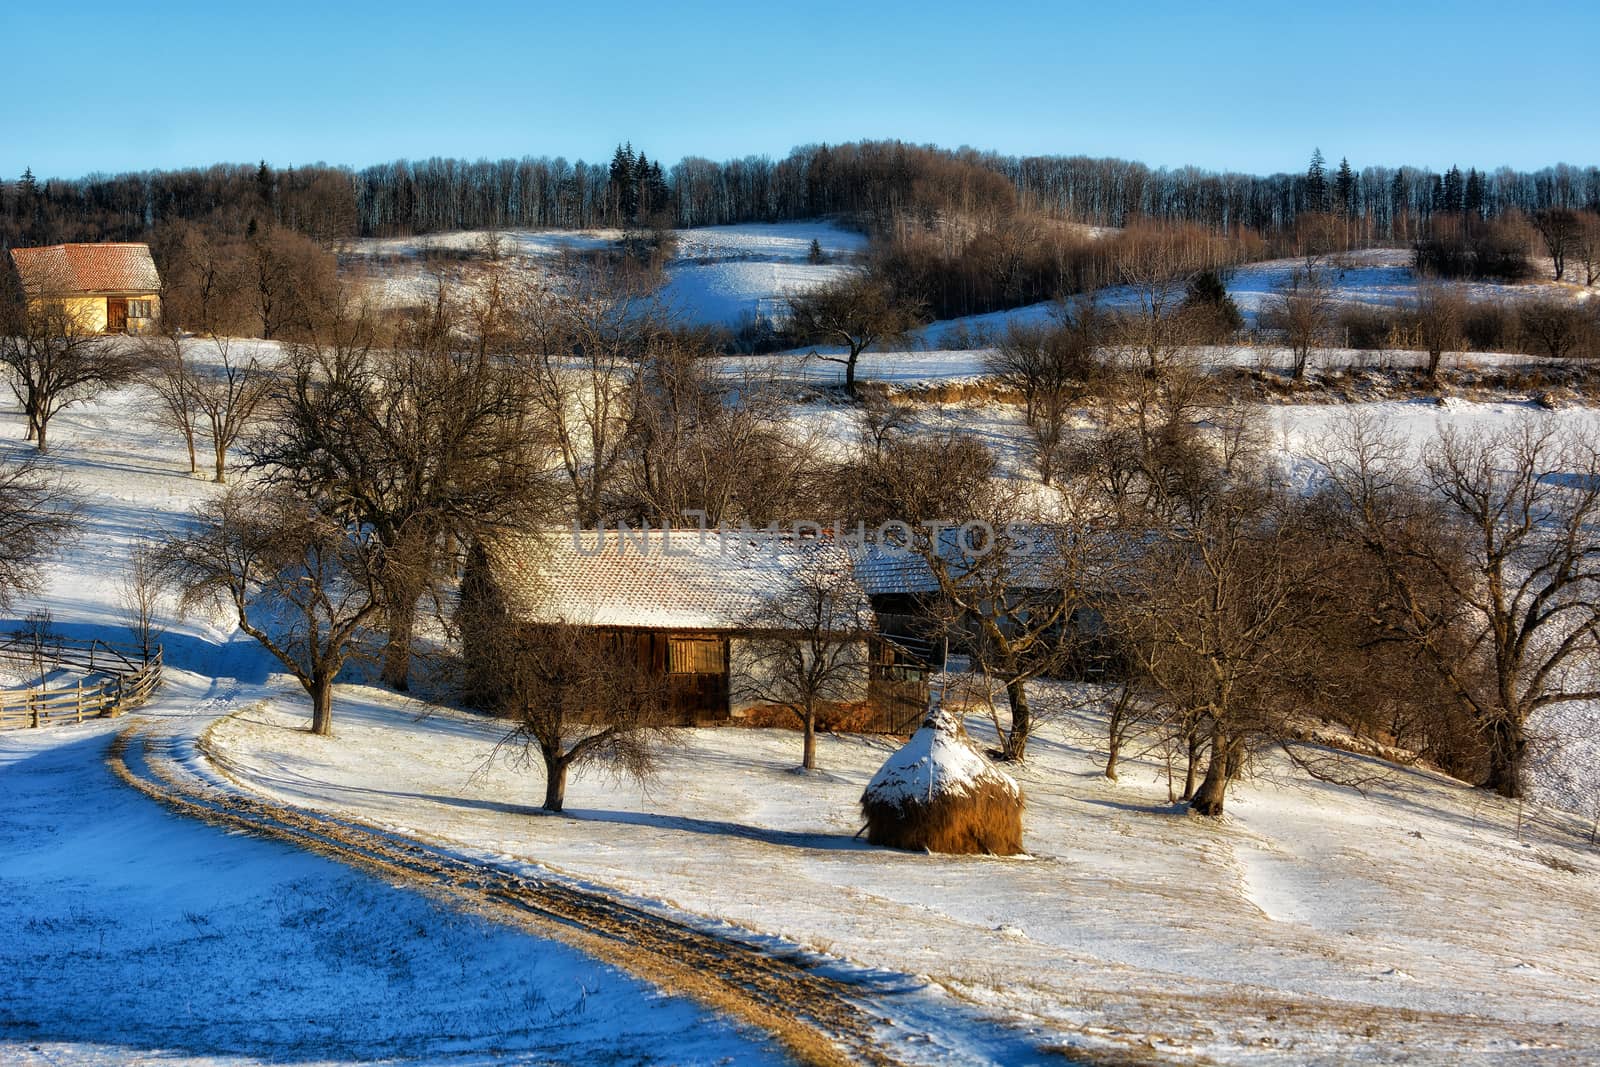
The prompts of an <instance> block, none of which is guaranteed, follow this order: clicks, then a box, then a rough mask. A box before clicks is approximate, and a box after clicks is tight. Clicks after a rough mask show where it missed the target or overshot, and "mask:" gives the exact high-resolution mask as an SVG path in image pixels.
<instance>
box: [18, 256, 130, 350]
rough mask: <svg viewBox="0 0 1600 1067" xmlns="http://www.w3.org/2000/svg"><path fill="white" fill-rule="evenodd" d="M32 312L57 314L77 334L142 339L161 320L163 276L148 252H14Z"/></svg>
mask: <svg viewBox="0 0 1600 1067" xmlns="http://www.w3.org/2000/svg"><path fill="white" fill-rule="evenodd" d="M11 261H12V262H13V263H15V264H16V265H17V275H18V277H20V278H21V279H22V288H23V290H24V291H25V292H26V293H27V295H28V306H29V308H30V309H35V310H37V309H40V308H50V309H57V308H59V309H60V310H61V311H62V312H64V316H63V317H64V318H65V320H66V323H65V325H66V327H67V328H68V329H70V330H71V331H72V332H75V333H143V332H145V331H146V330H148V329H150V328H151V327H152V326H154V325H155V323H156V321H157V320H158V319H160V317H161V276H160V275H159V274H157V273H156V264H155V260H153V259H151V258H150V246H149V245H142V244H126V243H107V244H92V245H91V244H72V245H49V246H47V247H44V248H13V249H12V250H11Z"/></svg>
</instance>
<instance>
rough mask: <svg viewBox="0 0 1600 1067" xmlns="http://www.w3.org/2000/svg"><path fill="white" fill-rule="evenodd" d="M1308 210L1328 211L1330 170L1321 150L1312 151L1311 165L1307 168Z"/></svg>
mask: <svg viewBox="0 0 1600 1067" xmlns="http://www.w3.org/2000/svg"><path fill="white" fill-rule="evenodd" d="M1306 208H1307V210H1310V211H1326V210H1328V168H1327V161H1326V160H1324V159H1323V158H1322V149H1320V148H1316V149H1313V150H1312V152H1311V165H1310V166H1309V167H1307V168H1306Z"/></svg>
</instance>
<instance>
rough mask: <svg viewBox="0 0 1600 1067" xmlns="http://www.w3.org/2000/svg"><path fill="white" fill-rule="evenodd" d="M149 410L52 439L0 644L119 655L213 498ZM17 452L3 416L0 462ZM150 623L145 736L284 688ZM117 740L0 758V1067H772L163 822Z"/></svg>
mask: <svg viewBox="0 0 1600 1067" xmlns="http://www.w3.org/2000/svg"><path fill="white" fill-rule="evenodd" d="M260 348H261V350H262V351H263V352H264V353H266V354H268V355H270V354H271V353H272V351H273V346H271V345H262V346H260ZM151 410H152V409H151V405H150V402H149V399H148V397H146V396H145V395H144V394H143V393H142V392H141V391H140V390H137V389H132V388H130V389H123V390H119V391H117V392H115V393H112V394H109V395H107V396H106V397H105V398H104V399H102V400H101V401H99V402H96V403H93V404H88V405H84V406H82V407H74V408H69V409H67V410H66V411H65V412H63V413H62V414H60V415H59V416H57V418H56V420H55V421H54V422H53V423H52V425H51V443H52V451H51V454H50V457H49V460H48V464H49V465H50V466H51V467H53V468H54V469H55V471H57V472H58V473H59V475H60V476H61V477H62V478H63V479H64V480H66V481H67V482H69V483H70V484H71V485H72V486H73V487H74V488H76V489H77V490H78V492H79V493H80V495H81V498H82V501H83V505H84V507H83V524H82V527H81V530H80V531H79V533H78V535H77V536H75V537H74V538H72V539H71V540H70V542H69V543H68V544H67V545H66V546H64V551H63V552H62V554H61V555H60V556H59V557H58V558H57V559H56V560H54V561H53V562H52V563H50V564H49V565H47V567H46V568H45V575H44V578H45V588H44V589H43V590H42V592H41V594H40V595H39V596H37V597H28V598H22V599H20V600H19V601H18V602H17V603H16V604H14V605H13V606H12V607H11V609H10V613H9V614H10V617H9V618H7V617H5V616H0V631H3V630H8V629H11V628H12V627H14V626H15V625H16V620H17V619H20V618H21V617H22V616H24V615H25V614H26V613H28V612H29V611H32V610H35V609H37V608H44V609H47V610H49V611H50V612H51V613H52V615H53V617H54V627H55V628H56V629H57V630H58V631H59V632H61V633H63V634H66V635H69V636H73V637H79V638H90V637H98V638H102V639H106V640H113V641H126V640H128V634H127V632H126V631H125V630H124V629H123V627H122V624H121V620H120V619H119V618H118V613H117V602H118V601H117V590H118V583H119V576H120V573H121V568H122V566H123V564H124V562H125V560H126V558H127V552H128V549H129V548H130V547H131V545H132V544H133V542H134V540H135V539H136V538H137V537H139V536H140V535H143V534H148V533H153V532H156V531H157V530H158V529H160V528H161V527H163V526H166V525H169V524H172V523H176V522H179V521H181V520H182V518H183V516H184V514H185V512H187V511H188V509H189V508H190V506H191V505H192V504H193V503H194V502H195V501H197V500H199V499H201V498H203V497H206V496H208V495H210V494H212V493H214V492H217V491H218V488H217V487H216V486H214V485H213V484H211V483H209V482H207V481H204V480H201V479H198V478H193V477H191V476H189V474H188V473H187V460H186V457H185V455H184V453H183V450H182V447H181V445H180V443H179V440H178V438H177V436H176V435H175V434H173V433H170V432H168V431H165V430H163V429H162V428H161V427H160V426H158V425H156V424H155V423H154V422H153V420H152V418H151V415H150V411H151ZM21 438H22V424H21V420H20V419H19V418H18V417H17V416H16V415H15V414H14V413H12V412H10V411H5V412H0V454H10V453H14V452H18V451H20V450H22V449H24V448H27V447H30V446H27V445H25V444H24V443H23V441H22V439H21ZM166 608H167V610H166V611H165V612H164V614H165V615H166V618H165V622H166V624H167V626H168V632H167V633H166V634H165V635H164V638H163V640H164V643H165V646H166V662H167V664H168V670H167V673H166V678H167V680H166V684H165V686H164V688H163V690H162V691H161V693H160V695H159V697H158V699H157V700H156V701H155V702H153V703H151V704H149V705H146V706H144V707H142V708H140V709H139V711H138V714H139V715H140V716H142V717H149V718H155V719H159V720H162V721H169V720H170V721H171V722H173V723H174V726H175V728H182V727H181V725H180V724H182V723H184V722H186V721H189V720H192V721H193V722H195V723H196V724H197V726H196V729H198V728H199V727H203V726H204V725H206V724H207V723H209V722H210V720H211V718H212V717H213V716H215V715H217V714H221V713H224V712H226V711H228V710H230V709H232V708H235V707H237V706H238V701H240V700H242V699H246V698H248V697H249V696H250V695H251V694H256V695H259V694H261V693H265V692H278V693H285V692H290V691H295V690H296V689H297V687H294V686H293V685H292V683H289V684H288V687H287V689H285V688H284V687H285V685H286V683H285V679H283V678H282V677H281V676H275V675H274V673H273V664H271V663H270V662H269V661H268V660H267V658H266V657H265V655H264V653H263V652H262V650H261V649H260V648H259V646H257V645H256V644H255V642H254V641H251V640H249V639H248V638H242V639H241V635H238V634H236V633H234V632H233V630H232V627H231V626H227V625H220V626H219V625H213V621H212V620H207V619H199V618H196V619H189V620H178V619H174V618H172V617H171V614H170V608H171V605H170V604H169V605H167V606H166ZM0 681H4V679H0ZM126 725H127V720H126V719H123V720H100V721H97V722H93V723H89V724H84V725H82V726H76V725H74V726H63V727H54V728H47V729H43V730H22V731H11V732H4V733H0V976H3V981H4V993H3V995H0V1063H7V1064H11V1063H17V1064H41V1065H43V1064H54V1065H70V1067H79V1065H82V1067H88V1065H96V1067H98V1065H110V1064H124V1063H156V1062H159V1063H162V1064H179V1063H195V1064H216V1063H224V1062H225V1063H228V1064H246V1063H255V1062H284V1061H290V1060H292V1061H293V1062H296V1063H302V1064H307V1065H310V1064H319V1063H348V1062H362V1061H372V1060H383V1061H385V1062H423V1063H430V1064H434V1063H453V1062H463V1063H483V1062H488V1061H495V1062H504V1061H505V1060H506V1058H510V1059H513V1060H516V1061H518V1062H530V1061H531V1062H608V1063H613V1062H614V1063H641V1062H652V1061H659V1060H662V1059H669V1060H681V1061H683V1062H693V1063H723V1062H729V1061H737V1062H744V1061H745V1060H746V1059H747V1058H748V1059H750V1060H751V1061H752V1062H773V1063H777V1062H784V1057H783V1056H782V1055H781V1054H780V1053H779V1052H778V1051H776V1049H774V1048H773V1047H772V1046H771V1044H770V1042H769V1041H768V1040H767V1039H766V1038H765V1037H764V1036H763V1035H759V1034H751V1033H750V1032H748V1031H747V1030H746V1029H743V1028H741V1027H738V1026H735V1025H732V1024H730V1023H728V1022H727V1021H725V1020H722V1019H719V1018H717V1017H715V1016H713V1015H712V1014H711V1013H710V1012H708V1011H707V1010H705V1009H703V1008H701V1007H700V1006H698V1005H697V1004H695V1003H693V1002H691V1001H689V1000H687V999H685V998H681V997H670V996H664V995H662V994H661V993H660V992H659V991H658V990H656V989H654V988H653V987H651V986H649V985H647V984H645V983H644V982H641V981H640V980H638V979H636V978H633V977H631V976H629V975H627V974H624V973H622V972H620V971H618V970H616V969H615V968H613V967H610V966H607V965H604V964H600V963H597V962H595V961H593V960H590V959H588V958H586V957H584V956H583V955H582V954H581V953H579V952H577V951H575V950H573V949H571V948H569V947H567V946H565V945H563V944H560V943H557V942H554V941H549V940H545V939H541V938H538V937H534V936H530V935H528V934H526V933H523V932H521V931H518V930H513V929H510V928H507V927H501V926H497V925H494V924H492V923H489V922H487V921H485V920H482V919H480V918H476V917H473V916H469V915H466V914H461V913H457V912H454V911H452V910H451V909H449V908H447V907H444V906H443V905H441V904H439V903H437V902H434V901H431V900H429V899H426V898H424V897H422V896H419V895H418V894H416V893H415V892H412V891H407V890H401V889H397V888H394V887H391V886H389V885H387V884H385V883H384V882H382V881H380V880H377V879H375V878H373V877H370V876H368V875H365V874H360V873H357V872H354V871H352V870H350V869H349V868H345V867H342V866H340V865H338V864H336V863H334V862H332V861H330V860H326V859H322V858H319V857H315V856H312V855H309V854H306V853H302V852H299V851H297V850H295V849H292V848H289V847H287V846H284V845H280V844H275V843H268V842H264V841H260V840H256V839H253V838H249V837H244V836H241V835H238V834H233V833H229V832H227V831H224V830H221V829H218V828H215V827H211V826H207V825H204V824H201V823H198V822H194V821H191V820H187V819H183V818H180V817H178V816H176V815H173V814H171V813H169V812H167V811H165V810H164V809H162V808H160V807H159V806H157V805H156V804H155V803H154V802H153V801H150V800H147V799H145V798H144V797H142V796H140V795H138V794H136V793H134V792H133V791H132V790H131V789H129V788H127V787H126V786H124V785H122V784H121V783H120V782H119V781H118V780H117V779H116V778H115V777H114V776H113V775H112V772H111V770H110V769H109V768H108V767H107V766H106V764H105V758H106V754H107V751H108V748H109V745H110V742H111V739H112V735H113V733H114V732H115V731H116V730H118V729H120V728H122V727H124V726H126Z"/></svg>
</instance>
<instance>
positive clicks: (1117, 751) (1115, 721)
mask: <svg viewBox="0 0 1600 1067" xmlns="http://www.w3.org/2000/svg"><path fill="white" fill-rule="evenodd" d="M1132 699H1133V697H1132V693H1131V692H1130V691H1129V688H1128V687H1127V686H1124V687H1123V690H1122V693H1121V694H1120V695H1119V696H1118V697H1117V700H1116V703H1114V704H1112V705H1111V718H1110V719H1109V720H1108V722H1107V725H1106V749H1107V752H1106V777H1107V778H1109V779H1111V780H1112V781H1113V782H1114V781H1116V780H1117V757H1118V756H1120V755H1121V754H1122V738H1123V734H1124V733H1125V732H1126V730H1127V723H1128V705H1129V704H1130V703H1131V702H1132ZM1169 769H1170V768H1169ZM1171 788H1172V776H1171V774H1170V773H1169V774H1168V775H1167V789H1168V792H1170V791H1171Z"/></svg>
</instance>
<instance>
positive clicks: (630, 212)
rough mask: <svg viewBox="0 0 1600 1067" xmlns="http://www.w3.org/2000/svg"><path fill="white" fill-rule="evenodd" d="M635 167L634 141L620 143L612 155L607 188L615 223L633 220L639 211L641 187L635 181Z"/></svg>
mask: <svg viewBox="0 0 1600 1067" xmlns="http://www.w3.org/2000/svg"><path fill="white" fill-rule="evenodd" d="M633 169H634V155H633V142H632V141H629V142H628V143H627V144H626V145H618V146H617V151H616V153H615V154H614V155H613V156H612V157H611V172H610V175H609V188H608V190H607V192H608V194H609V195H608V199H609V200H610V203H611V209H612V211H613V212H614V213H615V216H616V217H615V218H613V219H612V221H613V222H615V223H628V222H631V221H633V218H634V216H636V215H637V214H638V213H639V187H638V185H636V184H635V183H634V180H633V177H634V175H633Z"/></svg>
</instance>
